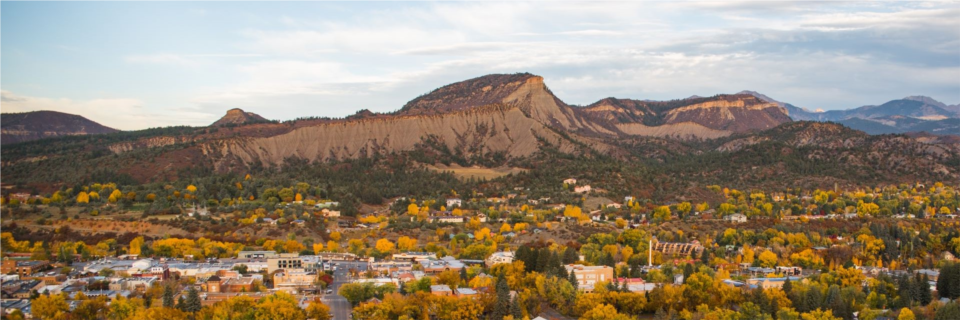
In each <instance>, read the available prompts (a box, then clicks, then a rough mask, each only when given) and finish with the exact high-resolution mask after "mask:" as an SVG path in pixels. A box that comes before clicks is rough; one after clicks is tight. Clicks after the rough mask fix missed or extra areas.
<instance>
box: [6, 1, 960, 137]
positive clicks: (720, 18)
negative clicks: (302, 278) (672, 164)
mask: <svg viewBox="0 0 960 320" xmlns="http://www.w3.org/2000/svg"><path fill="white" fill-rule="evenodd" d="M517 72H530V73H533V74H537V75H541V76H543V77H544V81H545V82H546V84H547V86H548V87H549V88H550V89H551V90H552V91H553V92H554V94H556V95H557V96H558V97H559V98H560V99H561V100H563V101H565V102H567V103H569V104H577V105H587V104H590V103H592V102H595V101H597V100H600V99H602V98H606V97H618V98H632V99H653V100H668V99H679V98H685V97H689V96H692V95H700V96H710V95H714V94H720V93H736V92H739V91H741V90H753V91H758V92H760V93H763V94H766V95H768V96H770V97H772V98H774V99H777V100H779V101H782V102H788V103H791V104H794V105H797V106H801V107H805V108H807V109H810V110H815V109H825V110H832V109H848V108H853V107H859V106H862V105H876V104H882V103H884V102H886V101H889V100H893V99H899V98H903V97H906V96H911V95H926V96H930V97H933V98H934V99H937V100H940V101H942V102H944V103H947V104H957V103H960V3H958V2H896V3H894V2H877V3H873V2H785V1H767V2H737V1H723V2H630V3H627V2H589V3H581V2H349V3H346V2H283V3H274V2H271V3H262V2H9V1H3V2H0V91H2V99H0V111H2V112H4V113H7V112H25V111H32V110H55V111H61V112H67V113H73V114H80V115H83V116H85V117H87V118H89V119H91V120H94V121H97V122H100V123H101V124H104V125H107V126H110V127H114V128H118V129H122V130H136V129H144V128H149V127H160V126H170V125H191V126H205V125H209V124H210V123H212V122H214V121H216V120H217V119H218V118H220V117H221V116H222V115H223V114H224V113H225V112H226V110H228V109H231V108H242V109H244V110H245V111H249V112H254V113H257V114H260V115H262V116H264V117H266V118H268V119H276V120H289V119H295V118H298V117H307V116H321V117H343V116H347V115H350V114H353V113H355V112H356V111H358V110H361V109H369V110H371V111H375V112H389V111H393V110H396V109H399V108H400V107H402V106H403V105H404V104H405V103H406V102H407V101H409V100H411V99H413V98H415V97H417V96H419V95H422V94H425V93H428V92H430V91H431V90H433V89H436V88H438V87H441V86H443V85H446V84H450V83H453V82H457V81H462V80H466V79H470V78H474V77H478V76H482V75H486V74H491V73H517Z"/></svg>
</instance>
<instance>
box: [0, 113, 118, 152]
mask: <svg viewBox="0 0 960 320" xmlns="http://www.w3.org/2000/svg"><path fill="white" fill-rule="evenodd" d="M0 118H2V124H0V144H11V143H18V142H24V141H31V140H37V139H43V138H49V137H61V136H75V135H88V134H104V133H112V132H117V131H119V130H117V129H113V128H109V127H106V126H103V125H101V124H99V123H96V122H93V121H91V120H89V119H87V118H84V117H83V116H79V115H74V114H69V113H62V112H56V111H32V112H24V113H4V114H2V115H0Z"/></svg>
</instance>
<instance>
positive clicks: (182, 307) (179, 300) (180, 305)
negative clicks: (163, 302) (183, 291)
mask: <svg viewBox="0 0 960 320" xmlns="http://www.w3.org/2000/svg"><path fill="white" fill-rule="evenodd" d="M174 308H177V310H180V311H187V302H186V301H184V300H183V295H180V298H177V305H176V306H175V307H174Z"/></svg>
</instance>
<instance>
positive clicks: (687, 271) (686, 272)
mask: <svg viewBox="0 0 960 320" xmlns="http://www.w3.org/2000/svg"><path fill="white" fill-rule="evenodd" d="M692 274H693V265H692V264H689V263H688V264H685V265H684V266H683V283H687V279H690V275H692Z"/></svg>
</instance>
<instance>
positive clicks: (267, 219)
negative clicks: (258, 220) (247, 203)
mask: <svg viewBox="0 0 960 320" xmlns="http://www.w3.org/2000/svg"><path fill="white" fill-rule="evenodd" d="M263 223H266V224H272V225H276V224H277V220H273V218H263Z"/></svg>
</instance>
